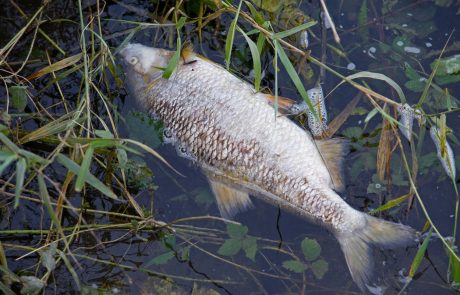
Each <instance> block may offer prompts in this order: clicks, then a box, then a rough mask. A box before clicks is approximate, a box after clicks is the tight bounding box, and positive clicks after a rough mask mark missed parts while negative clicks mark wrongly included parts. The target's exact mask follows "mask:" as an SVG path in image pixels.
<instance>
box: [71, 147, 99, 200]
mask: <svg viewBox="0 0 460 295" xmlns="http://www.w3.org/2000/svg"><path fill="white" fill-rule="evenodd" d="M93 154H94V148H93V147H92V146H91V145H90V146H89V147H88V148H87V149H86V152H85V156H84V157H83V161H82V162H81V166H80V170H79V171H78V174H77V180H76V181H75V191H77V192H81V190H82V188H83V185H84V184H85V181H86V178H87V177H88V174H89V173H90V171H89V168H90V165H91V161H92V160H93Z"/></svg>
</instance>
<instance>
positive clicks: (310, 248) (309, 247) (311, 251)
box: [283, 238, 329, 280]
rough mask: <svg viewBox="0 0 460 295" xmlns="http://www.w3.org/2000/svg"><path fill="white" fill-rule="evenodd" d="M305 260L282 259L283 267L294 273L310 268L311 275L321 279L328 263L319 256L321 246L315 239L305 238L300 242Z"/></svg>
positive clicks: (327, 267)
mask: <svg viewBox="0 0 460 295" xmlns="http://www.w3.org/2000/svg"><path fill="white" fill-rule="evenodd" d="M300 247H301V249H302V253H303V257H304V259H305V261H301V260H299V259H289V260H285V261H283V267H284V268H285V269H287V270H289V271H292V272H295V273H303V272H304V271H306V270H307V269H311V271H312V272H313V275H314V276H315V277H316V278H317V279H318V280H320V279H322V278H323V277H324V275H325V274H326V272H327V271H328V269H329V264H328V263H327V262H326V261H325V260H324V259H323V258H321V257H320V255H321V246H320V245H319V243H318V242H317V241H316V240H315V239H310V238H305V239H303V240H302V242H301V243H300Z"/></svg>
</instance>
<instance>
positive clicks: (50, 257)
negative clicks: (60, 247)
mask: <svg viewBox="0 0 460 295" xmlns="http://www.w3.org/2000/svg"><path fill="white" fill-rule="evenodd" d="M56 247H57V243H52V244H51V245H50V246H49V247H48V249H46V250H45V251H43V252H41V253H40V256H41V262H42V265H43V266H44V267H45V268H46V270H47V271H48V272H52V271H53V270H54V269H55V268H56V259H54V256H55V255H56Z"/></svg>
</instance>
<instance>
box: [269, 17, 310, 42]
mask: <svg viewBox="0 0 460 295" xmlns="http://www.w3.org/2000/svg"><path fill="white" fill-rule="evenodd" d="M314 25H316V21H309V22H308V23H304V24H301V25H299V26H297V27H294V28H292V29H289V30H286V31H282V32H278V33H276V34H274V35H273V39H282V38H286V37H289V36H291V35H293V34H295V33H298V32H300V31H303V30H306V29H308V28H310V27H312V26H314Z"/></svg>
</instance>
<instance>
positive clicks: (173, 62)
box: [163, 16, 187, 79]
mask: <svg viewBox="0 0 460 295" xmlns="http://www.w3.org/2000/svg"><path fill="white" fill-rule="evenodd" d="M186 20H187V18H186V17H185V16H183V17H181V18H180V19H179V21H178V22H177V26H176V28H177V45H176V52H175V53H174V55H173V57H171V60H170V61H169V63H168V66H167V67H166V69H165V71H164V72H163V78H165V79H169V77H171V74H172V73H173V72H174V70H175V69H176V67H177V64H178V63H179V58H180V52H181V49H182V41H181V38H180V29H182V27H183V26H184V25H185V21H186Z"/></svg>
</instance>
